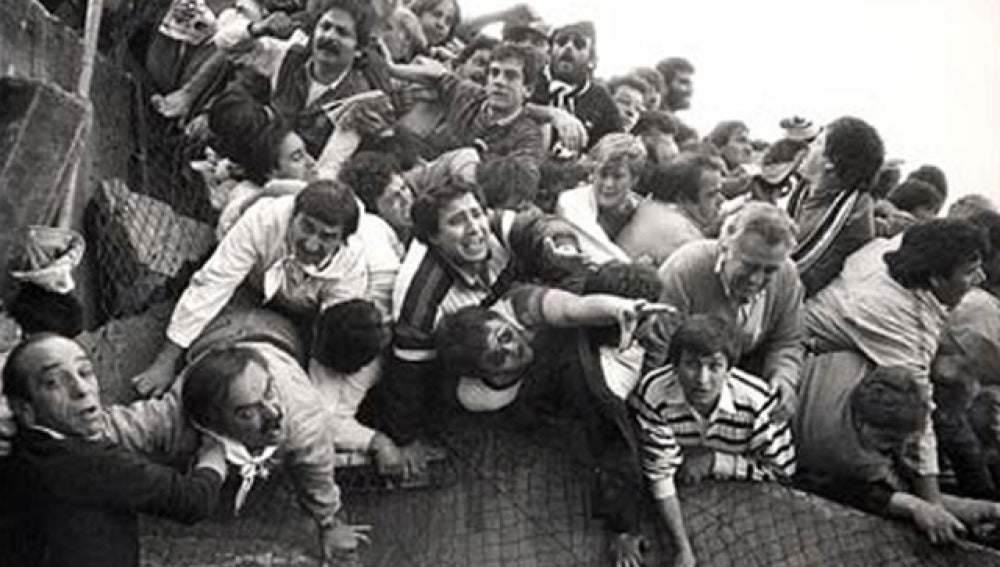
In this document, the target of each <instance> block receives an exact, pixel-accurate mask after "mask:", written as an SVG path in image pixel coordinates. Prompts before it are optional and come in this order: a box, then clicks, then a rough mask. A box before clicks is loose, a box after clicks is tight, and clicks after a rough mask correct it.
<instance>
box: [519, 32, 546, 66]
mask: <svg viewBox="0 0 1000 567" xmlns="http://www.w3.org/2000/svg"><path fill="white" fill-rule="evenodd" d="M510 42H511V43H513V44H514V45H520V46H521V47H530V48H531V49H534V50H535V51H536V52H537V53H538V55H539V56H540V58H541V60H542V63H543V64H544V65H548V63H549V38H548V37H546V36H545V35H544V34H541V33H539V32H536V31H529V30H524V31H522V32H520V33H515V34H514V35H513V36H512V37H511V39H510Z"/></svg>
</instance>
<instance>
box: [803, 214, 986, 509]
mask: <svg viewBox="0 0 1000 567" xmlns="http://www.w3.org/2000/svg"><path fill="white" fill-rule="evenodd" d="M895 242H896V241H895V240H894V241H886V240H882V239H879V240H875V241H873V242H871V243H869V244H868V245H866V246H865V247H863V248H862V249H861V250H858V251H857V252H855V253H854V254H853V255H852V256H850V257H849V258H848V259H847V261H846V262H845V264H844V269H843V271H842V272H841V274H840V276H838V277H837V278H836V279H834V280H833V282H831V283H830V285H829V286H827V287H826V288H825V289H823V290H822V291H820V292H819V293H818V294H816V296H815V297H814V298H812V299H810V300H809V301H808V302H807V303H806V309H805V315H804V325H805V327H806V331H807V333H808V335H809V345H810V346H809V350H810V351H811V353H812V354H813V355H814V356H811V357H809V359H808V360H807V361H806V365H805V367H804V372H803V374H804V375H806V376H809V375H813V374H816V375H817V376H816V377H814V378H812V379H813V380H846V379H848V378H849V376H850V375H851V373H852V372H855V371H861V370H860V369H858V368H856V366H855V367H853V368H849V367H848V366H845V365H843V364H839V363H838V360H839V357H840V356H842V353H844V352H849V353H860V354H861V355H862V356H863V357H864V358H865V359H867V360H868V361H870V362H871V363H873V364H875V365H877V366H880V367H893V366H897V367H902V368H907V369H910V370H911V371H912V372H913V374H914V376H915V377H916V378H917V379H918V381H919V383H920V385H921V387H922V388H923V389H924V390H925V391H926V393H927V397H929V395H930V393H931V382H930V379H929V373H930V368H931V362H932V361H933V359H934V354H935V352H936V351H937V349H938V342H939V337H940V335H941V331H942V330H943V329H944V328H945V323H946V321H947V314H948V311H949V310H950V309H953V308H954V307H955V306H956V305H958V303H959V302H960V301H961V300H962V297H963V296H964V295H965V294H966V292H968V291H969V290H970V289H971V288H972V287H973V286H975V285H977V284H979V283H980V282H982V281H983V278H984V276H983V271H982V260H983V258H984V257H985V250H986V244H985V242H984V239H983V237H982V235H981V234H980V233H979V231H978V230H977V229H976V228H975V227H974V226H972V225H971V224H970V223H968V222H967V221H956V220H934V221H928V222H926V223H924V224H920V225H915V226H913V227H911V228H910V229H908V230H907V231H906V232H905V233H904V234H903V236H902V243H901V244H900V245H899V249H898V250H891V249H892V247H893V246H894V244H895ZM887 249H888V250H891V251H889V252H886V250H887ZM912 449H913V450H912V451H911V453H914V454H912V455H911V463H912V466H911V468H912V469H913V470H914V472H915V473H916V478H915V479H914V481H913V482H914V487H915V491H916V493H917V494H918V495H919V496H921V497H922V498H924V499H926V500H929V501H931V502H936V501H938V500H939V499H940V495H939V493H938V482H937V476H938V453H937V442H936V439H935V436H934V431H933V429H932V428H931V426H930V424H929V423H928V424H927V425H926V427H925V428H924V432H923V435H921V437H920V439H919V444H918V446H916V447H913V448H912Z"/></svg>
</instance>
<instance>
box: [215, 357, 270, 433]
mask: <svg viewBox="0 0 1000 567" xmlns="http://www.w3.org/2000/svg"><path fill="white" fill-rule="evenodd" d="M284 414H285V412H284V410H283V408H282V406H281V400H280V399H279V398H278V393H277V391H276V390H275V388H274V376H272V375H271V373H270V371H269V370H268V369H267V368H266V367H265V366H263V365H261V364H259V363H257V362H250V363H249V364H247V367H246V369H245V370H244V371H243V373H242V374H240V375H239V376H238V377H236V378H235V379H234V380H233V383H232V384H231V385H230V387H229V396H228V397H227V398H226V401H225V403H224V404H223V407H222V420H221V424H220V425H221V426H222V428H223V429H224V431H222V432H221V433H223V434H225V435H227V436H229V437H232V438H233V439H235V440H237V441H239V442H240V443H243V444H244V445H246V447H247V448H248V449H250V450H251V451H253V450H257V449H262V448H264V447H267V446H269V445H277V444H278V443H279V442H280V441H281V437H282V435H281V425H282V420H283V418H284Z"/></svg>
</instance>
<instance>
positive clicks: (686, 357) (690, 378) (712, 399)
mask: <svg viewBox="0 0 1000 567" xmlns="http://www.w3.org/2000/svg"><path fill="white" fill-rule="evenodd" d="M674 370H675V371H676V372H677V379H678V381H679V382H680V383H681V388H682V389H683V390H684V399H685V400H687V403H688V404H689V405H690V406H691V407H693V408H694V409H695V410H697V411H698V413H700V414H702V415H704V416H707V415H709V414H710V413H712V411H713V410H715V406H717V405H718V404H719V396H720V395H721V394H722V387H723V386H724V385H725V383H726V376H727V374H728V372H729V360H728V359H727V358H726V355H725V354H723V353H721V352H717V353H715V354H712V355H707V356H697V355H695V354H692V353H690V352H681V354H680V360H678V361H677V366H676V368H675V369H674Z"/></svg>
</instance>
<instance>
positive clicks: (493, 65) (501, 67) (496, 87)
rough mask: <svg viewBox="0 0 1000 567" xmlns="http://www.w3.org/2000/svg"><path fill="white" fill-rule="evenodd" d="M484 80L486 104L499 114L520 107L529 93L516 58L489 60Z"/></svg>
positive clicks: (521, 65)
mask: <svg viewBox="0 0 1000 567" xmlns="http://www.w3.org/2000/svg"><path fill="white" fill-rule="evenodd" d="M487 75H488V77H487V80H486V104H488V105H489V107H490V109H491V110H492V111H493V112H494V113H495V114H497V115H499V116H507V115H510V114H513V113H514V112H516V111H518V110H520V109H521V107H522V106H523V105H524V101H525V99H527V98H528V95H530V94H531V93H530V92H529V91H528V87H526V86H525V84H524V66H523V64H522V63H521V61H519V60H517V59H503V60H501V61H490V64H489V70H488V71H487Z"/></svg>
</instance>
